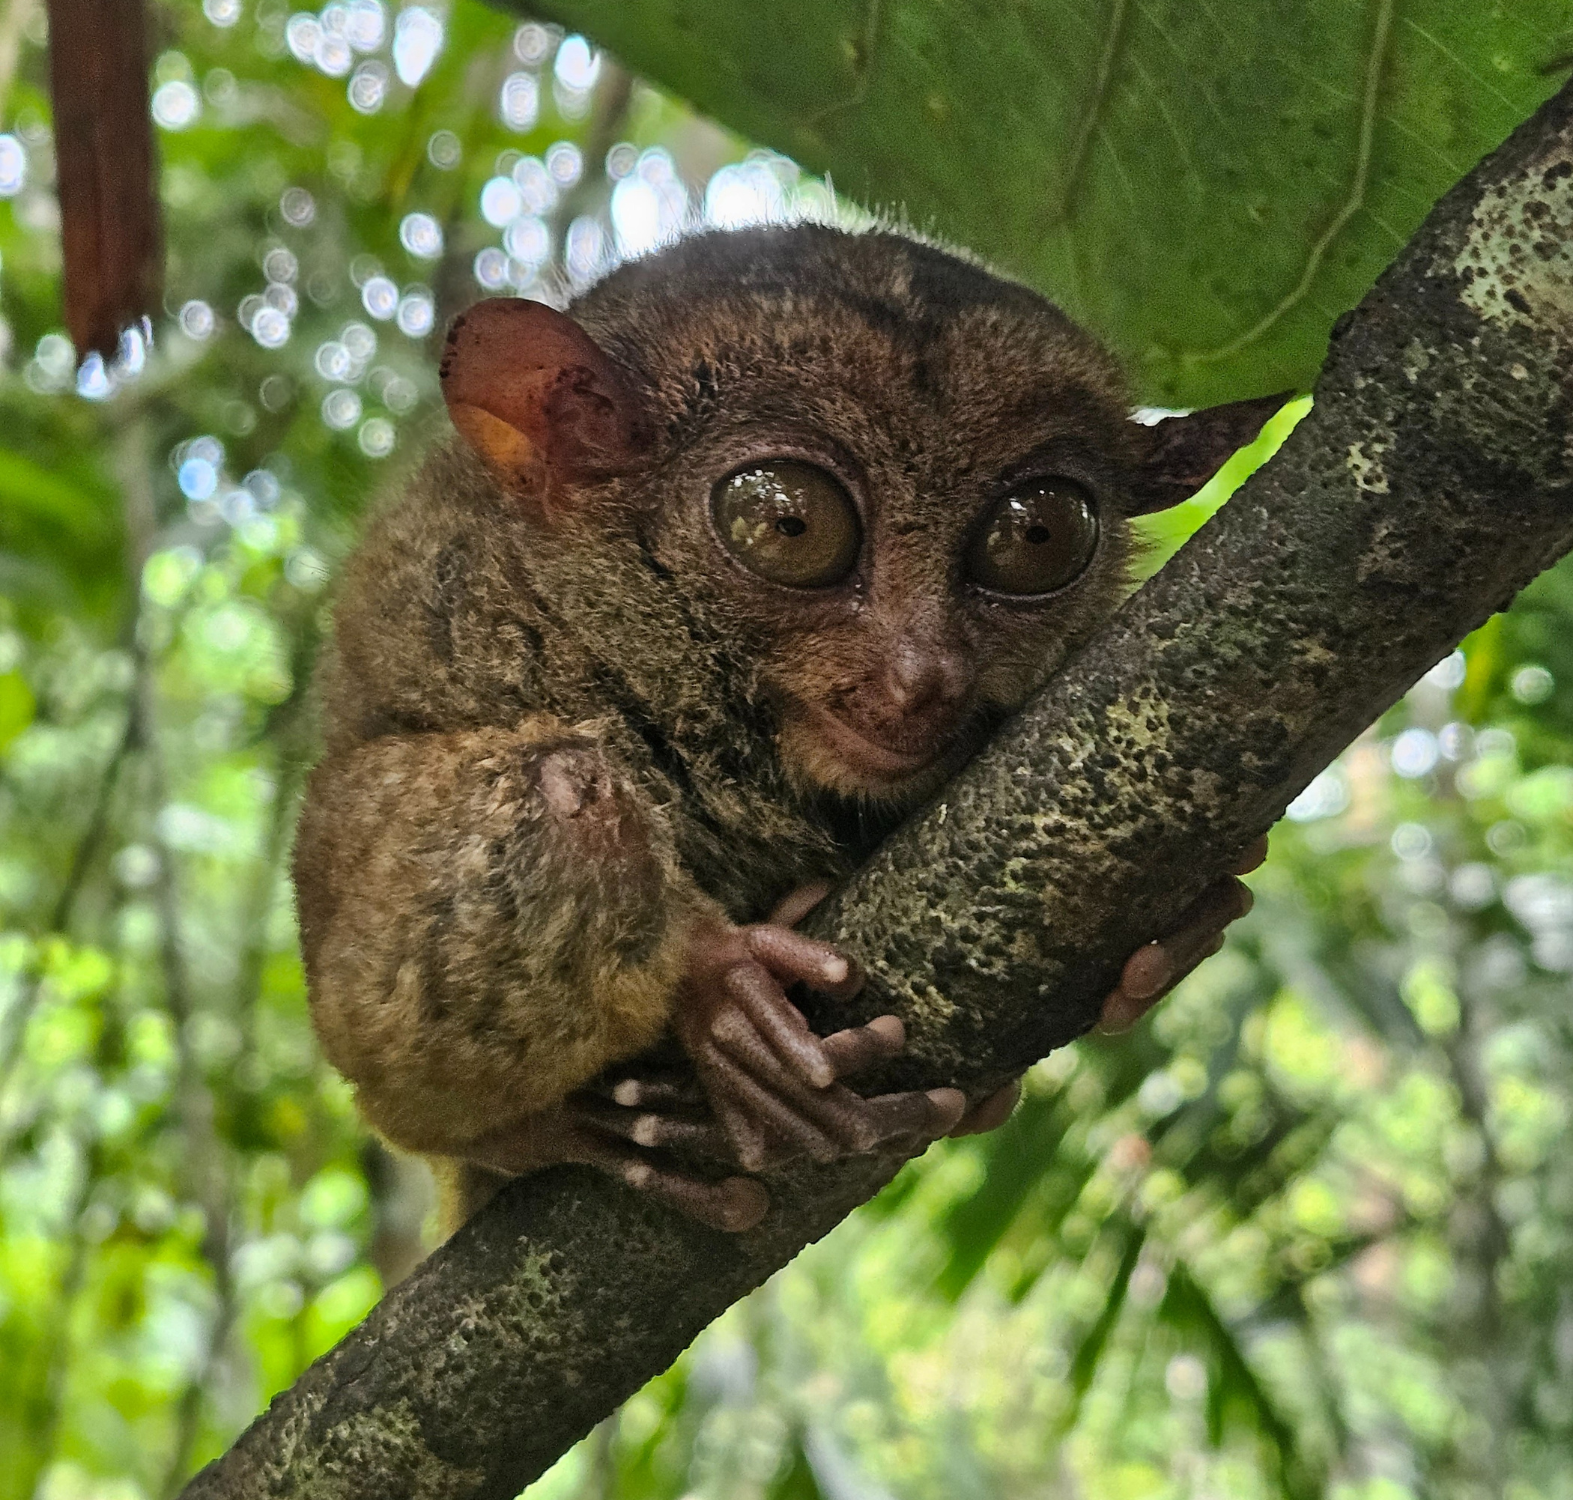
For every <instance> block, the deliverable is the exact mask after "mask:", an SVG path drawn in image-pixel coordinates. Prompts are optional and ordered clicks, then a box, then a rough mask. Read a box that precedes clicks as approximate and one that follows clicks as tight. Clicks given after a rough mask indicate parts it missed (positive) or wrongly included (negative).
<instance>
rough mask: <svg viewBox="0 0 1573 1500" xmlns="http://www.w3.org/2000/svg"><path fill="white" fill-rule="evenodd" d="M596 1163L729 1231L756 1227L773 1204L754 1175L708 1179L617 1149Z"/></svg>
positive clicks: (691, 1216) (644, 1190)
mask: <svg viewBox="0 0 1573 1500" xmlns="http://www.w3.org/2000/svg"><path fill="white" fill-rule="evenodd" d="M592 1165H594V1166H597V1167H599V1168H600V1169H601V1170H602V1171H603V1172H609V1173H611V1175H612V1176H614V1177H620V1178H622V1180H623V1181H624V1182H626V1183H627V1184H628V1185H629V1187H634V1188H638V1189H639V1191H640V1192H642V1193H650V1194H651V1195H652V1196H654V1197H657V1198H663V1199H665V1200H666V1202H668V1203H670V1204H671V1205H672V1207H673V1208H675V1209H678V1210H679V1211H680V1212H682V1213H685V1214H687V1215H688V1217H689V1218H691V1219H698V1220H699V1222H700V1223H701V1224H708V1225H709V1226H710V1227H711V1228H712V1229H719V1230H721V1231H722V1232H723V1233H726V1234H741V1233H742V1232H743V1231H744V1230H747V1229H752V1228H753V1227H754V1225H756V1224H757V1223H758V1222H759V1221H760V1220H761V1219H762V1218H764V1216H765V1213H766V1211H767V1210H768V1209H769V1207H770V1194H769V1193H767V1192H766V1191H765V1186H764V1184H763V1183H761V1182H756V1181H755V1180H754V1179H753V1178H752V1177H725V1178H723V1179H722V1180H721V1181H720V1182H707V1181H706V1180H705V1179H704V1178H702V1177H688V1176H685V1175H684V1174H683V1173H681V1172H671V1171H667V1170H665V1169H664V1168H662V1167H657V1166H655V1165H654V1164H653V1163H651V1162H648V1161H645V1160H644V1159H643V1158H642V1157H639V1156H636V1155H632V1154H629V1155H626V1156H618V1155H616V1154H615V1153H613V1152H608V1155H607V1156H606V1158H604V1159H602V1160H600V1161H596V1162H594V1163H592Z"/></svg>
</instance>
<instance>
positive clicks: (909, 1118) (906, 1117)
mask: <svg viewBox="0 0 1573 1500" xmlns="http://www.w3.org/2000/svg"><path fill="white" fill-rule="evenodd" d="M786 1102H787V1103H789V1104H790V1105H791V1106H792V1107H793V1109H794V1110H796V1111H797V1112H798V1113H800V1114H802V1115H803V1116H805V1117H806V1118H808V1119H809V1120H811V1121H812V1122H813V1123H814V1124H815V1125H817V1126H818V1127H819V1128H820V1129H821V1130H822V1131H824V1132H825V1133H826V1134H827V1135H829V1136H830V1137H831V1138H832V1139H833V1140H834V1141H835V1143H836V1144H837V1145H838V1146H839V1147H840V1148H841V1150H840V1151H838V1152H837V1155H840V1154H843V1153H845V1152H864V1151H873V1150H875V1149H876V1148H878V1147H879V1146H882V1145H884V1144H885V1143H886V1142H888V1141H891V1140H893V1139H895V1138H896V1137H899V1136H908V1135H912V1136H927V1137H929V1138H933V1137H934V1136H940V1135H943V1134H944V1133H945V1132H946V1131H947V1130H949V1129H950V1128H951V1127H952V1126H953V1125H954V1124H955V1123H956V1122H957V1121H958V1120H959V1119H960V1118H961V1116H962V1113H963V1111H965V1109H966V1107H967V1096H966V1095H965V1094H963V1093H962V1092H961V1090H960V1089H930V1090H929V1091H928V1092H927V1093H922V1092H912V1093H903V1094H882V1095H880V1096H879V1097H877V1098H874V1099H865V1098H863V1097H862V1096H861V1095H860V1094H854V1093H853V1092H852V1090H851V1089H846V1088H842V1087H841V1086H840V1085H839V1084H837V1085H836V1086H834V1087H833V1088H828V1089H819V1090H817V1091H814V1092H804V1093H801V1094H800V1093H796V1092H794V1093H792V1094H791V1095H790V1096H789V1097H788V1099H787V1101H786Z"/></svg>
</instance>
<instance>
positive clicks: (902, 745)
mask: <svg viewBox="0 0 1573 1500" xmlns="http://www.w3.org/2000/svg"><path fill="white" fill-rule="evenodd" d="M795 707H796V709H797V713H796V715H794V717H796V718H797V721H798V727H799V729H800V731H802V732H804V733H805V734H806V737H807V738H809V739H811V740H812V741H814V742H815V743H816V746H817V753H816V754H815V755H813V757H812V759H813V761H814V762H817V764H816V765H815V767H814V769H815V771H816V772H817V774H816V775H815V776H814V778H813V779H815V780H817V781H821V782H824V783H826V784H829V785H832V786H834V785H836V784H838V783H839V784H841V786H842V789H846V790H850V789H851V788H852V786H853V785H854V784H856V785H861V786H862V787H863V788H864V789H865V790H870V791H873V790H889V791H893V792H894V791H897V790H899V789H901V788H904V787H907V786H909V785H910V784H911V783H913V782H915V781H920V780H923V779H926V777H927V776H928V775H930V774H932V773H933V772H934V771H935V770H937V769H939V768H940V767H943V766H945V765H948V764H951V763H952V762H954V761H955V759H956V757H957V752H958V751H959V749H960V747H961V746H962V745H963V743H967V742H970V736H969V735H968V733H967V728H968V721H967V720H965V719H963V720H960V721H958V722H955V723H952V724H947V725H945V726H943V727H941V728H938V729H936V730H931V731H929V732H926V733H922V734H909V735H907V736H903V737H900V738H896V739H895V743H892V742H891V739H886V738H883V737H881V738H879V739H876V738H874V737H872V736H871V735H870V734H869V733H868V732H867V731H865V730H862V729H856V728H854V727H853V726H852V725H851V724H849V723H848V722H847V721H846V720H845V719H844V718H842V717H841V715H840V714H837V713H835V712H834V711H833V710H831V709H828V708H825V707H822V706H820V705H818V704H811V703H804V702H802V701H801V700H799V701H798V702H797V704H796V705H795ZM794 738H795V736H794ZM893 738H894V737H893ZM800 743H801V742H800ZM827 761H833V762H834V768H833V769H832V767H831V766H829V765H827V764H826V762H827ZM827 773H830V774H827Z"/></svg>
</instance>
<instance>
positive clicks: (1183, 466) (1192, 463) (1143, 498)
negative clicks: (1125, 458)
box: [1130, 391, 1294, 516]
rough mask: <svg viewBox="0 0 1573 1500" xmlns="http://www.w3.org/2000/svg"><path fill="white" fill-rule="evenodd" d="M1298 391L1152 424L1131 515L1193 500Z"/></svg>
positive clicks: (1192, 413)
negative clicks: (1237, 451) (1192, 497)
mask: <svg viewBox="0 0 1573 1500" xmlns="http://www.w3.org/2000/svg"><path fill="white" fill-rule="evenodd" d="M1293 394H1294V393H1293V392H1292V391H1283V392H1281V393H1280V394H1278V395H1276V396H1257V397H1254V398H1253V399H1252V400H1250V401H1231V402H1230V403H1229V404H1228V405H1227V406H1207V407H1203V408H1202V410H1200V411H1193V412H1189V413H1187V414H1186V415H1185V416H1183V417H1165V418H1164V419H1163V420H1162V421H1161V422H1157V423H1154V424H1153V426H1151V427H1148V428H1146V429H1145V436H1146V442H1147V456H1146V458H1145V460H1144V461H1143V463H1142V465H1141V468H1140V470H1139V471H1138V473H1137V476H1136V484H1135V487H1134V489H1133V490H1132V493H1131V509H1130V514H1131V515H1133V516H1141V515H1146V514H1147V512H1148V511H1153V510H1166V509H1167V508H1168V507H1169V506H1171V505H1178V504H1179V503H1180V502H1181V501H1182V500H1189V499H1190V498H1191V496H1192V495H1194V494H1195V493H1196V492H1197V490H1199V489H1200V488H1201V487H1202V486H1203V485H1204V484H1206V483H1207V481H1208V480H1209V479H1211V478H1212V477H1213V475H1214V474H1216V473H1217V472H1218V470H1219V469H1221V468H1222V467H1223V465H1224V463H1225V462H1226V461H1227V460H1228V458H1229V456H1230V455H1231V454H1232V453H1234V452H1235V451H1236V450H1237V449H1240V448H1243V447H1244V446H1245V445H1246V444H1247V443H1248V442H1250V441H1251V439H1252V438H1254V437H1255V436H1256V435H1257V433H1259V432H1260V431H1261V430H1262V424H1263V423H1264V422H1265V421H1266V420H1267V419H1268V418H1269V417H1270V416H1272V415H1273V413H1274V412H1276V411H1277V410H1278V408H1279V407H1281V406H1282V405H1283V404H1284V403H1285V402H1286V401H1288V400H1290V399H1291V397H1292V396H1293Z"/></svg>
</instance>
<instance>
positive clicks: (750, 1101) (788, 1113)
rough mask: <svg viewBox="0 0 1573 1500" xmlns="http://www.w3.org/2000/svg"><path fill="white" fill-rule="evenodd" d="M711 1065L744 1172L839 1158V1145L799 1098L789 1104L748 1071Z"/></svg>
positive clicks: (720, 1109) (723, 1063) (716, 1096)
mask: <svg viewBox="0 0 1573 1500" xmlns="http://www.w3.org/2000/svg"><path fill="white" fill-rule="evenodd" d="M707 1061H708V1062H709V1064H710V1069H709V1072H710V1082H711V1085H712V1088H711V1098H712V1099H713V1100H714V1101H715V1110H716V1113H717V1114H718V1115H719V1116H720V1117H721V1123H722V1125H723V1126H724V1127H725V1128H726V1132H727V1135H728V1137H729V1138H730V1139H731V1141H732V1144H733V1146H734V1147H735V1148H736V1150H737V1159H738V1164H739V1165H740V1166H742V1167H743V1168H744V1169H745V1170H746V1171H749V1172H757V1171H760V1170H761V1169H762V1168H763V1167H765V1166H766V1165H768V1164H769V1163H770V1162H772V1161H779V1160H783V1159H788V1158H791V1157H794V1156H809V1157H812V1158H813V1159H814V1160H815V1161H834V1160H835V1158H836V1157H837V1156H839V1155H840V1154H841V1153H840V1151H839V1150H838V1148H837V1147H838V1143H837V1142H836V1141H835V1140H834V1139H832V1137H831V1136H830V1135H829V1134H828V1133H827V1132H826V1131H824V1130H822V1129H821V1128H820V1127H819V1125H818V1124H817V1123H816V1122H815V1121H814V1120H811V1119H809V1118H808V1117H807V1115H806V1114H804V1113H803V1112H802V1111H801V1110H800V1108H799V1107H798V1106H797V1102H796V1101H795V1100H793V1101H790V1102H789V1101H788V1100H786V1099H784V1098H783V1097H782V1096H781V1095H780V1094H779V1093H777V1092H775V1091H773V1090H771V1089H768V1088H766V1087H765V1086H764V1085H763V1084H761V1083H760V1082H759V1081H758V1080H757V1079H755V1078H754V1077H752V1076H751V1075H750V1074H749V1073H748V1072H747V1071H746V1070H745V1069H743V1068H740V1067H736V1066H729V1065H727V1064H728V1061H729V1060H727V1059H723V1058H719V1057H715V1058H710V1059H707ZM803 1092H804V1094H805V1095H807V1094H811V1093H812V1092H813V1091H812V1090H808V1089H805V1090H803Z"/></svg>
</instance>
